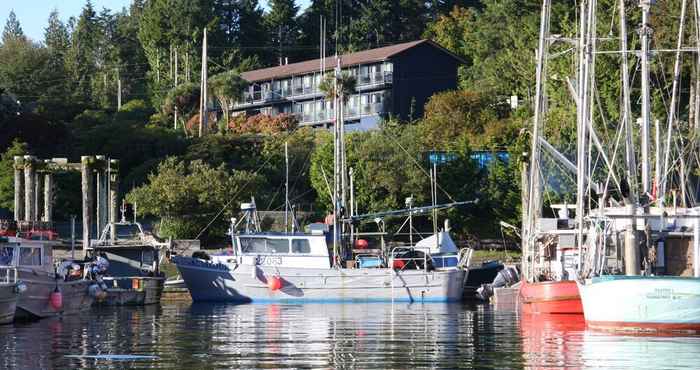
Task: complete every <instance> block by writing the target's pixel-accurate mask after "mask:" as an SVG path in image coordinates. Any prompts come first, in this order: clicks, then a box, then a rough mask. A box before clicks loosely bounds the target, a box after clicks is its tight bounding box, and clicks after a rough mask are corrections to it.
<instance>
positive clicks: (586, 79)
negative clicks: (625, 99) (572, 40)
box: [576, 0, 596, 268]
mask: <svg viewBox="0 0 700 370" xmlns="http://www.w3.org/2000/svg"><path fill="white" fill-rule="evenodd" d="M595 8H596V1H595V0H591V1H583V2H581V15H580V16H581V22H580V25H579V27H580V28H579V32H580V35H579V71H578V73H579V78H578V103H579V104H577V117H578V120H577V134H576V139H577V140H576V152H577V153H576V227H577V229H576V245H577V247H578V251H579V252H578V266H579V268H580V267H581V263H582V258H583V253H582V247H583V214H584V208H585V207H584V199H585V194H586V183H587V181H586V172H587V170H588V165H587V163H588V157H587V156H588V154H589V153H588V150H587V148H588V140H589V138H588V129H587V128H588V125H589V119H590V118H591V117H590V116H591V114H592V111H593V110H592V107H593V101H592V99H591V97H592V96H591V91H592V88H591V85H592V81H593V80H594V76H593V47H594V45H593V44H594V43H595Z"/></svg>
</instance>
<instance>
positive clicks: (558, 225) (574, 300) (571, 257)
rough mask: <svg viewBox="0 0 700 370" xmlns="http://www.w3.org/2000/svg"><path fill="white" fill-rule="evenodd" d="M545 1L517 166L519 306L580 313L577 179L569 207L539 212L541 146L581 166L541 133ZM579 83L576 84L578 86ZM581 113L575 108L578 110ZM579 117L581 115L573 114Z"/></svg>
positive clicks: (547, 40) (547, 39)
mask: <svg viewBox="0 0 700 370" xmlns="http://www.w3.org/2000/svg"><path fill="white" fill-rule="evenodd" d="M550 5H551V4H550V1H549V0H544V1H543V6H542V15H541V20H540V32H539V45H538V50H537V64H536V71H535V74H536V86H535V98H534V119H533V121H534V122H533V123H534V124H533V129H532V132H531V151H530V153H529V155H530V158H529V160H530V163H529V165H527V164H524V166H523V171H522V189H523V192H524V193H523V197H522V199H523V207H522V209H523V225H522V230H523V231H522V234H521V235H522V243H521V245H522V250H523V258H522V269H521V270H522V282H521V285H520V290H519V301H520V306H521V308H522V310H523V312H525V313H542V314H581V313H583V309H582V306H581V300H580V296H579V294H578V289H577V286H576V283H575V281H574V279H575V278H576V274H575V270H576V267H577V265H576V264H575V263H573V261H578V258H577V253H578V249H577V244H576V243H577V240H581V238H580V236H579V235H578V234H580V233H581V232H580V230H581V228H582V221H583V212H582V208H581V207H582V206H583V197H584V192H585V189H583V188H582V184H581V183H577V203H576V206H574V207H570V206H568V205H566V204H564V205H558V206H557V205H550V207H552V208H554V209H556V208H559V210H558V215H557V218H546V217H543V212H542V209H543V202H542V198H543V193H544V189H543V184H542V180H541V177H542V174H541V171H542V169H543V155H542V152H543V151H545V150H546V152H547V154H549V155H550V157H551V158H553V159H554V160H555V161H556V162H559V163H558V164H559V165H560V166H561V167H562V168H564V169H566V170H568V171H572V172H575V173H578V172H579V171H582V170H584V169H585V168H586V167H585V161H583V160H582V153H581V152H580V151H577V158H578V159H579V160H578V161H577V164H573V163H571V161H569V160H568V158H567V157H566V156H565V155H563V154H562V153H560V152H559V151H557V149H556V148H555V147H554V146H553V145H551V144H549V143H548V142H547V140H546V139H545V138H544V136H543V135H544V130H543V126H544V122H545V121H546V118H547V114H548V111H547V106H548V105H547V101H546V100H547V94H546V91H547V86H548V80H547V63H548V61H549V58H550V55H549V48H550V45H551V44H552V43H553V42H554V40H555V39H556V37H555V35H551V34H550V20H549V18H550V14H551V9H550ZM581 85H582V84H579V86H581ZM580 113H583V112H582V111H581V110H580V109H578V110H577V114H580ZM577 118H580V117H577ZM569 208H575V209H576V219H575V220H570V219H569V216H568V213H569Z"/></svg>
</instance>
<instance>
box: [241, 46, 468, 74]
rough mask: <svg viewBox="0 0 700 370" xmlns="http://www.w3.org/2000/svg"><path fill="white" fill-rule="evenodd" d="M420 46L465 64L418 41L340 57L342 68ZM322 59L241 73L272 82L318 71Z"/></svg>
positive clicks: (330, 61)
mask: <svg viewBox="0 0 700 370" xmlns="http://www.w3.org/2000/svg"><path fill="white" fill-rule="evenodd" d="M420 44H429V45H432V46H434V47H436V48H438V49H440V50H441V51H443V52H445V53H447V54H449V55H450V56H452V57H453V58H455V59H457V60H458V61H459V62H460V63H464V60H463V59H462V58H460V57H458V56H457V55H455V54H453V53H452V52H450V51H449V50H447V49H445V48H443V47H442V46H440V45H438V44H437V43H435V42H433V41H431V40H417V41H411V42H405V43H402V44H395V45H391V46H385V47H381V48H377V49H369V50H363V51H358V52H355V53H349V54H344V55H341V56H340V62H341V67H348V66H353V65H357V64H363V63H373V62H381V61H385V60H387V59H389V58H391V57H393V56H395V55H397V54H400V53H403V52H404V51H406V50H408V49H411V48H413V47H415V46H418V45H420ZM325 62H326V70H332V69H333V68H335V66H336V64H337V63H338V62H337V60H336V57H335V56H333V57H327V58H326V60H325ZM320 63H321V59H320V58H318V59H313V60H307V61H304V62H299V63H291V64H286V65H282V66H277V67H270V68H262V69H256V70H253V71H248V72H243V73H241V77H243V78H244V79H245V80H247V81H248V82H255V81H265V80H271V79H273V78H279V77H285V76H291V75H297V74H304V73H309V72H314V71H318V70H319V69H320Z"/></svg>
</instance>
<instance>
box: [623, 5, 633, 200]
mask: <svg viewBox="0 0 700 370" xmlns="http://www.w3.org/2000/svg"><path fill="white" fill-rule="evenodd" d="M625 12H626V10H625V0H620V50H621V57H622V100H623V102H622V111H623V113H622V124H623V125H624V129H625V144H626V145H625V162H626V164H627V168H626V169H625V176H626V177H627V183H628V184H629V188H630V194H629V202H631V203H632V205H633V209H636V205H637V163H636V162H637V161H636V160H635V154H634V139H633V134H632V123H633V122H634V120H633V119H632V103H631V101H630V76H629V65H628V63H627V16H626V13H625Z"/></svg>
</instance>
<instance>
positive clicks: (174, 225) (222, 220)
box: [127, 158, 261, 240]
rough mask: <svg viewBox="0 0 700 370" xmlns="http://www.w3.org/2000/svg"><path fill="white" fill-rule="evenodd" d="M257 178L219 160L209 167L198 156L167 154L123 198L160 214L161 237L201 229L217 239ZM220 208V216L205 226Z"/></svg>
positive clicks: (185, 235)
mask: <svg viewBox="0 0 700 370" xmlns="http://www.w3.org/2000/svg"><path fill="white" fill-rule="evenodd" d="M260 180H261V179H260V177H259V176H258V175H255V174H253V173H250V172H246V171H241V170H236V171H229V170H227V169H226V168H225V166H224V165H223V164H222V165H220V166H217V167H211V166H209V165H208V164H206V163H204V162H202V161H198V160H197V161H192V162H185V161H178V160H177V159H175V158H168V159H167V160H165V161H164V162H162V163H161V164H160V165H159V166H158V171H157V173H154V174H152V175H150V176H149V178H148V184H146V185H143V186H141V187H138V188H136V189H133V190H132V191H131V192H130V193H129V195H128V196H127V200H128V201H129V202H131V203H135V204H136V205H137V210H138V212H139V214H140V215H154V216H158V217H160V218H161V222H160V225H159V228H158V233H159V235H161V236H162V237H174V238H192V237H196V236H199V234H200V233H202V235H201V236H202V238H204V239H207V237H208V236H209V235H212V237H213V238H215V239H217V240H221V239H222V235H224V230H225V228H226V225H227V220H228V219H229V218H230V217H232V216H233V215H235V213H236V206H237V205H238V204H239V203H240V202H241V201H243V200H244V199H246V198H245V195H244V194H245V193H246V192H247V191H252V190H253V189H256V187H257V186H258V184H259V182H260ZM221 210H224V212H223V214H222V215H221V217H219V218H218V219H216V222H214V223H213V224H211V226H209V228H208V229H206V228H207V225H209V221H210V220H212V218H213V217H215V216H216V215H217V214H218V213H219V212H220V211H221ZM205 229H206V230H205Z"/></svg>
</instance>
